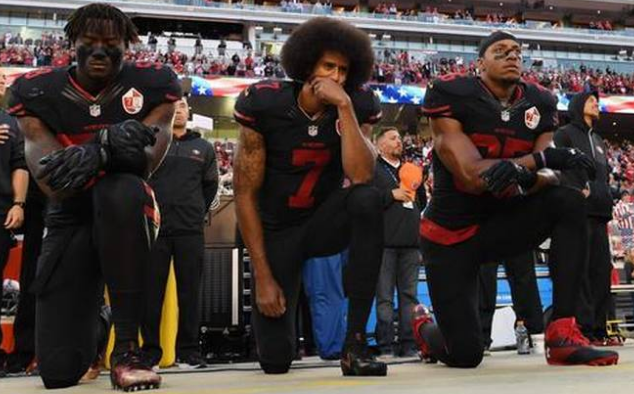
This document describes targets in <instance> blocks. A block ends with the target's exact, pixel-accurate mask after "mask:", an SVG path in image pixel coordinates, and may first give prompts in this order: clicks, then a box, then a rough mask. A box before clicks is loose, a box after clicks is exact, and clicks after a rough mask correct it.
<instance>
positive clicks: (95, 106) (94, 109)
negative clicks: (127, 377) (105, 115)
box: [89, 104, 101, 118]
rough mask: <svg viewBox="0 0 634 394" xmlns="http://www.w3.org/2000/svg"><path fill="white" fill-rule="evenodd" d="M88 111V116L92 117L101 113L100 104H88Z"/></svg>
mask: <svg viewBox="0 0 634 394" xmlns="http://www.w3.org/2000/svg"><path fill="white" fill-rule="evenodd" d="M89 111H90V116H92V117H93V118H96V117H98V116H100V115H101V105H99V104H93V105H91V106H90V108H89Z"/></svg>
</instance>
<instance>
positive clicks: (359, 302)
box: [346, 298, 373, 342]
mask: <svg viewBox="0 0 634 394" xmlns="http://www.w3.org/2000/svg"><path fill="white" fill-rule="evenodd" d="M372 301H373V299H371V298H370V299H366V298H350V299H349V305H348V330H347V333H346V342H350V341H353V340H354V339H355V337H356V334H361V335H362V336H363V337H365V327H366V325H367V323H368V316H370V310H371V309H372Z"/></svg>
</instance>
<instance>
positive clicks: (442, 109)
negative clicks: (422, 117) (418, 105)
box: [423, 105, 451, 114]
mask: <svg viewBox="0 0 634 394" xmlns="http://www.w3.org/2000/svg"><path fill="white" fill-rule="evenodd" d="M450 109H451V106H450V105H443V106H442V107H436V108H425V107H423V112H424V113H426V114H435V113H438V112H445V111H447V110H450Z"/></svg>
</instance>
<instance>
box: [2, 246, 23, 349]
mask: <svg viewBox="0 0 634 394" xmlns="http://www.w3.org/2000/svg"><path fill="white" fill-rule="evenodd" d="M21 267H22V242H18V246H16V247H15V248H13V249H11V251H10V252H9V261H8V262H7V265H6V267H4V273H3V275H2V281H0V285H1V284H2V283H1V282H4V280H5V279H13V280H17V281H19V280H20V268H21ZM20 291H22V289H20ZM0 348H2V349H3V350H4V351H5V352H7V353H10V352H11V351H13V318H10V319H8V318H7V317H4V318H3V321H2V344H1V345H0Z"/></svg>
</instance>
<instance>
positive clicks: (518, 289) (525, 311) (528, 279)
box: [480, 251, 544, 347]
mask: <svg viewBox="0 0 634 394" xmlns="http://www.w3.org/2000/svg"><path fill="white" fill-rule="evenodd" d="M503 264H504V271H506V279H507V280H508V282H509V286H510V288H511V298H512V299H513V310H514V311H515V317H516V320H522V321H523V322H524V325H525V326H526V329H527V330H528V332H529V334H538V333H540V332H543V331H544V318H543V313H542V301H541V299H540V298H539V289H538V288H537V277H536V275H535V252H534V251H530V252H528V253H522V254H521V255H519V256H515V257H511V258H508V259H506V260H505V261H504V263H503ZM498 266H499V264H497V263H491V264H483V265H482V266H481V267H480V322H481V324H482V335H483V337H484V338H483V339H484V345H485V346H487V347H488V346H491V342H492V338H491V329H492V326H493V315H494V314H495V309H496V301H497V288H498V286H497V284H498V279H497V277H498V275H497V274H498Z"/></svg>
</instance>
